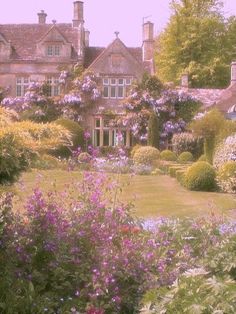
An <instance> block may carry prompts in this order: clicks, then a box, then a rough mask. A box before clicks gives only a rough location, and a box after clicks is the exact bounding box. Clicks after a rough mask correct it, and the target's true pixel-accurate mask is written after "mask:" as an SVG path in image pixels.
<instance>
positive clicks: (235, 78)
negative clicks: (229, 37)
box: [231, 61, 236, 85]
mask: <svg viewBox="0 0 236 314" xmlns="http://www.w3.org/2000/svg"><path fill="white" fill-rule="evenodd" d="M235 83H236V61H233V62H232V63H231V85H233V84H235Z"/></svg>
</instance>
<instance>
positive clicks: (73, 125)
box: [52, 118, 84, 158]
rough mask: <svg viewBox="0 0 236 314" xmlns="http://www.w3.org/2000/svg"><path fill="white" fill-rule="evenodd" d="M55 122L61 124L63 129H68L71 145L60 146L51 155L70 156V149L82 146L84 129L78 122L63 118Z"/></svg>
mask: <svg viewBox="0 0 236 314" xmlns="http://www.w3.org/2000/svg"><path fill="white" fill-rule="evenodd" d="M55 123H56V124H59V125H61V126H63V127H64V128H65V129H67V130H68V131H70V133H71V134H72V143H73V145H72V146H71V147H68V146H60V147H59V148H58V149H56V150H55V151H54V152H53V153H52V154H53V155H55V156H59V157H62V158H68V157H69V156H71V154H72V151H73V150H75V149H76V148H77V147H84V131H83V128H82V127H81V126H80V125H79V123H77V122H75V121H72V120H69V119H64V118H61V119H58V120H56V121H55Z"/></svg>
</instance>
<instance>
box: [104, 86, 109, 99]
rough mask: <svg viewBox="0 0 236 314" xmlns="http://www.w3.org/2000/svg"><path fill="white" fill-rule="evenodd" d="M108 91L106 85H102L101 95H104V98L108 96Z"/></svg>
mask: <svg viewBox="0 0 236 314" xmlns="http://www.w3.org/2000/svg"><path fill="white" fill-rule="evenodd" d="M108 91H109V88H108V86H104V87H103V97H104V98H108V97H109V93H108Z"/></svg>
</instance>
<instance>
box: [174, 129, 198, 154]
mask: <svg viewBox="0 0 236 314" xmlns="http://www.w3.org/2000/svg"><path fill="white" fill-rule="evenodd" d="M172 147H173V151H174V152H175V153H176V154H177V155H180V154H181V153H183V152H190V153H192V155H193V156H194V158H195V159H197V158H198V157H199V156H200V155H201V154H202V153H203V138H201V137H198V136H194V135H193V134H192V133H187V132H183V133H178V134H174V135H173V137H172Z"/></svg>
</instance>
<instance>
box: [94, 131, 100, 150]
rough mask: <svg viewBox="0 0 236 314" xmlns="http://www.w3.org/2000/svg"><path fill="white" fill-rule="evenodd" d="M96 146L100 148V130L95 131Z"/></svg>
mask: <svg viewBox="0 0 236 314" xmlns="http://www.w3.org/2000/svg"><path fill="white" fill-rule="evenodd" d="M95 146H100V130H95Z"/></svg>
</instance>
